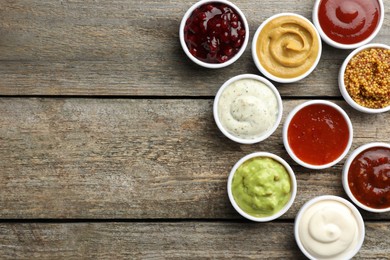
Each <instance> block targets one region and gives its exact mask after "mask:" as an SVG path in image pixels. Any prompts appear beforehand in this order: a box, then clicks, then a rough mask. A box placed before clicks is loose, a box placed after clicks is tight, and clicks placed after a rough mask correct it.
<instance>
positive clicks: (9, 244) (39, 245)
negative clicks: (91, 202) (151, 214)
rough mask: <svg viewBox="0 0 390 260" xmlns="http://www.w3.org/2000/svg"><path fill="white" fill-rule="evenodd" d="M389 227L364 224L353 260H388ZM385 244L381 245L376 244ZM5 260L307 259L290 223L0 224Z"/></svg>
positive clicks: (0, 244) (0, 248) (384, 223)
mask: <svg viewBox="0 0 390 260" xmlns="http://www.w3.org/2000/svg"><path fill="white" fill-rule="evenodd" d="M389 226H390V222H379V223H372V222H368V223H366V237H365V241H364V243H363V246H362V248H361V250H360V251H359V253H358V254H357V255H356V257H355V258H354V259H387V257H388V256H389V255H390V248H389V246H388V243H387V242H386V239H385V238H386V237H389V236H390V229H389ZM378 238H383V240H378ZM0 255H1V256H2V258H3V259H79V258H80V257H82V258H84V257H87V256H88V259H107V258H110V259H111V258H115V259H129V258H130V259H146V258H147V259H166V258H169V259H199V258H213V259H241V258H246V259H248V258H249V259H259V258H265V257H267V259H305V258H304V256H303V254H302V253H301V252H300V251H299V248H298V246H297V245H296V243H295V240H294V234H293V223H283V222H280V223H263V224H261V223H232V222H168V223H156V222H147V223H142V222H141V223H75V224H72V223H67V224H39V223H29V224H15V223H12V224H0Z"/></svg>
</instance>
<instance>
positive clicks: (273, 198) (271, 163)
mask: <svg viewBox="0 0 390 260" xmlns="http://www.w3.org/2000/svg"><path fill="white" fill-rule="evenodd" d="M232 194H233V197H234V200H235V201H236V203H237V204H238V206H239V207H240V208H241V209H242V210H243V211H245V212H246V213H248V214H249V215H251V216H254V217H268V216H271V215H273V214H275V213H277V212H278V211H279V210H281V209H282V208H283V207H284V206H285V205H286V204H287V202H288V201H289V199H290V197H291V180H290V175H289V174H288V172H287V170H286V168H285V167H284V166H283V165H282V164H280V163H279V162H277V161H275V160H274V159H272V158H268V157H255V158H252V159H249V160H247V161H245V162H244V163H243V164H242V165H241V166H240V167H238V169H237V171H236V172H235V173H234V176H233V181H232Z"/></svg>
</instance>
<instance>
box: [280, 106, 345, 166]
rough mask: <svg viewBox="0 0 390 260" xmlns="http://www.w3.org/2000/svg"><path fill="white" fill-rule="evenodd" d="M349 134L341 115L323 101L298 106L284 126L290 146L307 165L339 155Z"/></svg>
mask: <svg viewBox="0 0 390 260" xmlns="http://www.w3.org/2000/svg"><path fill="white" fill-rule="evenodd" d="M349 135H350V132H349V129H348V124H347V122H346V120H345V118H344V117H343V115H342V114H341V113H340V112H339V111H338V110H337V109H335V108H333V107H331V106H328V105H324V104H313V105H309V106H306V107H304V108H302V109H301V110H299V111H298V112H297V113H296V114H295V115H294V117H293V118H292V120H291V122H290V124H289V126H288V129H287V138H288V142H289V145H290V148H291V150H292V151H293V152H294V154H295V155H296V156H297V157H298V158H299V159H301V160H302V161H304V162H306V163H308V164H311V165H324V164H328V163H331V162H332V161H334V160H336V159H337V158H338V157H340V155H341V154H342V153H343V152H344V150H345V148H346V147H347V145H348V140H349Z"/></svg>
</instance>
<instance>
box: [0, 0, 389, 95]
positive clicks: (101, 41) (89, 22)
mask: <svg viewBox="0 0 390 260" xmlns="http://www.w3.org/2000/svg"><path fill="white" fill-rule="evenodd" d="M191 4H192V3H190V2H185V1H178V0H172V1H164V2H162V1H136V0H131V1H128V0H114V1H111V0H102V1H93V0H87V1H82V0H61V1H58V0H56V1H55V0H4V1H1V3H0V74H1V75H2V76H1V77H0V95H82V96H83V95H117V96H119V95H124V96H138V95H141V96H145V95H146V96H172V95H173V96H213V95H215V93H216V92H217V90H218V88H219V86H221V85H222V83H223V82H224V81H226V80H227V79H228V78H230V77H233V76H235V75H237V74H242V73H255V74H260V73H259V71H258V70H257V69H256V67H255V65H254V63H253V61H252V58H251V54H250V52H251V48H250V44H249V45H248V47H247V49H246V51H245V53H244V55H243V56H242V57H241V58H240V59H239V60H238V61H237V62H236V63H235V64H233V65H232V66H229V67H227V68H224V69H219V70H209V69H203V68H200V67H198V66H196V65H194V64H193V63H192V62H191V61H190V60H189V59H188V58H187V57H186V56H185V54H184V52H183V51H182V49H181V46H180V44H179V39H178V29H179V24H180V21H181V18H182V16H183V15H184V13H185V11H186V10H187V9H188V8H189V7H190V6H191ZM235 4H236V5H237V6H238V7H239V8H240V9H241V10H242V11H243V12H244V14H245V15H246V17H247V19H248V23H249V26H250V35H251V38H250V42H251V41H252V37H253V35H254V32H255V30H256V29H257V27H258V26H259V25H260V23H261V22H262V21H264V20H265V19H266V18H268V17H270V16H271V15H273V14H276V13H279V12H295V13H298V14H301V15H303V16H305V17H307V18H309V19H311V13H312V8H313V1H290V0H280V1H262V2H259V1H249V0H243V1H236V2H235ZM384 6H385V9H386V12H387V13H388V12H389V8H390V1H389V0H384ZM374 42H382V43H389V42H390V19H389V17H388V16H385V19H384V24H383V27H382V29H381V31H380V33H379V35H378V36H377V37H376V38H375V39H374ZM349 52H350V51H348V50H337V49H334V48H331V47H329V46H327V45H325V44H324V49H323V54H322V58H321V61H320V63H319V65H318V67H317V68H316V70H315V71H314V72H313V73H312V74H311V75H310V76H309V77H307V78H306V79H304V80H302V81H300V82H297V83H292V84H278V83H276V85H277V86H278V87H279V90H280V92H281V94H282V95H283V96H340V93H339V91H338V88H337V73H338V70H339V67H340V65H341V63H342V61H343V59H344V58H345V57H346V56H347V55H348V53H349Z"/></svg>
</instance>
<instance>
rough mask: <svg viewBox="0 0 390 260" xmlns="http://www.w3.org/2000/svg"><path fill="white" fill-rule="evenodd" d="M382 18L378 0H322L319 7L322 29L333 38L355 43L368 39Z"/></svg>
mask: <svg viewBox="0 0 390 260" xmlns="http://www.w3.org/2000/svg"><path fill="white" fill-rule="evenodd" d="M379 19H380V6H379V2H378V1H377V0H322V1H321V3H320V5H319V9H318V20H319V23H320V26H321V29H322V30H323V31H324V33H325V34H326V35H327V36H328V37H329V38H330V39H332V40H334V41H336V42H339V43H342V44H355V43H359V42H361V41H363V40H365V39H367V38H368V37H369V36H370V35H371V34H372V33H373V32H374V31H375V29H376V27H377V26H378V24H379Z"/></svg>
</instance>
